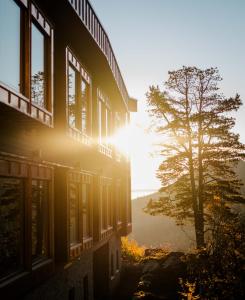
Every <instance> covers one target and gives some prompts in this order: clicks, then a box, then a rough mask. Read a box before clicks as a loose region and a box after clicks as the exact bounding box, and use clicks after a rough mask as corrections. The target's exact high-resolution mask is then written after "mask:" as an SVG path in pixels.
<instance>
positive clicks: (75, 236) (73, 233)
mask: <svg viewBox="0 0 245 300" xmlns="http://www.w3.org/2000/svg"><path fill="white" fill-rule="evenodd" d="M69 210H70V245H74V244H77V243H78V242H79V240H80V239H79V185H78V184H76V183H71V182H70V183H69Z"/></svg>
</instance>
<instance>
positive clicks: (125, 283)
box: [111, 249, 186, 300]
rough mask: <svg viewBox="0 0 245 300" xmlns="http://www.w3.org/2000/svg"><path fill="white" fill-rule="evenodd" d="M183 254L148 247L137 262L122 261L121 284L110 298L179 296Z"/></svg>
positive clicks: (148, 299) (130, 299)
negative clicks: (123, 262)
mask: <svg viewBox="0 0 245 300" xmlns="http://www.w3.org/2000/svg"><path fill="white" fill-rule="evenodd" d="M185 276H186V264H185V255H184V254H183V253H182V252H170V253H166V252H164V251H163V250H161V249H147V250H146V251H145V256H144V258H143V259H142V260H141V262H140V263H137V264H136V263H134V264H133V263H131V264H130V263H125V264H124V271H123V276H122V280H121V284H120V286H119V288H118V289H117V291H116V292H115V295H114V296H113V298H112V299H111V300H138V299H142V300H143V299H144V300H155V299H169V300H172V299H173V300H174V299H181V298H180V294H179V291H180V285H179V278H185Z"/></svg>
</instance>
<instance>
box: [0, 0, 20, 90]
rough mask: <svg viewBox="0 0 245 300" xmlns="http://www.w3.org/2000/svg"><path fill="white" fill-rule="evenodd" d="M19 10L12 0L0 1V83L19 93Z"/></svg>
mask: <svg viewBox="0 0 245 300" xmlns="http://www.w3.org/2000/svg"><path fill="white" fill-rule="evenodd" d="M20 29H21V9H20V7H19V6H18V5H17V4H16V3H15V1H13V0H1V1H0V39H1V43H0V66H1V68H0V81H2V82H4V83H6V84H7V85H9V86H10V87H12V88H14V89H15V90H17V91H18V92H19V91H20V57H21V50H20V45H21V30H20Z"/></svg>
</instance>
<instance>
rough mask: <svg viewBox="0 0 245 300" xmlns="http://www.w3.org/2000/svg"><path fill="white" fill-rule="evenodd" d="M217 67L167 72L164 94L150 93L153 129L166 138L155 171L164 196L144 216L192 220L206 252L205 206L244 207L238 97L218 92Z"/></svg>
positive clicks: (155, 89)
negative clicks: (239, 174) (236, 115)
mask: <svg viewBox="0 0 245 300" xmlns="http://www.w3.org/2000/svg"><path fill="white" fill-rule="evenodd" d="M221 80H222V78H221V77H220V75H219V72H218V70H217V68H208V69H205V70H201V69H198V68H196V67H185V66H184V67H182V68H181V69H179V70H177V71H171V72H169V78H168V80H167V82H166V83H165V87H166V88H165V90H163V91H162V90H161V89H160V88H159V87H158V86H151V87H150V88H149V91H148V93H147V101H148V105H149V112H150V114H151V116H152V117H153V120H154V128H155V130H156V132H157V133H158V134H159V136H162V137H163V142H162V143H161V144H160V146H161V152H160V154H161V155H162V157H163V161H162V163H161V165H160V166H159V169H158V171H157V177H158V178H159V179H160V180H161V182H162V189H161V191H162V192H164V195H165V196H164V197H161V198H160V199H159V200H157V201H153V200H151V201H150V202H149V203H148V205H147V207H146V208H145V211H146V212H148V213H150V214H152V215H155V214H165V215H168V216H172V217H175V218H176V220H177V222H178V223H182V222H183V221H184V220H186V219H191V220H193V221H194V225H195V231H196V243H197V247H198V248H200V247H203V246H204V245H205V241H204V231H205V221H207V216H206V215H207V214H208V212H207V211H206V209H205V207H206V206H207V205H210V204H212V203H214V202H217V201H220V202H226V201H229V202H230V201H232V202H234V201H235V202H241V201H243V197H242V196H241V185H242V183H241V181H240V180H239V179H238V178H237V176H236V173H235V170H234V168H235V166H236V165H237V163H238V162H239V161H240V160H243V159H244V157H245V153H244V150H245V147H244V145H243V144H242V143H241V142H240V141H239V135H238V134H235V133H234V132H232V128H233V127H234V125H235V118H234V117H233V116H232V113H233V112H234V111H237V110H238V109H239V107H240V106H241V105H242V102H241V99H240V96H239V95H238V94H237V95H235V97H233V98H226V97H224V95H223V94H221V93H220V92H219V82H220V81H221Z"/></svg>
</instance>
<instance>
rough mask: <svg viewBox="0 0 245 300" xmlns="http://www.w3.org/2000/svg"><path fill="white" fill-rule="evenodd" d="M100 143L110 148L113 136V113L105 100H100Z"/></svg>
mask: <svg viewBox="0 0 245 300" xmlns="http://www.w3.org/2000/svg"><path fill="white" fill-rule="evenodd" d="M98 135H99V143H101V144H104V145H107V146H109V143H110V135H111V111H110V109H109V107H108V105H107V104H106V103H105V101H104V100H103V99H101V98H100V97H99V99H98Z"/></svg>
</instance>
